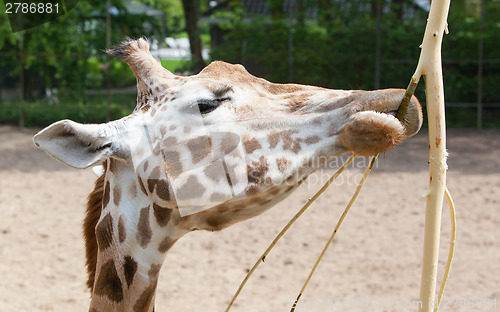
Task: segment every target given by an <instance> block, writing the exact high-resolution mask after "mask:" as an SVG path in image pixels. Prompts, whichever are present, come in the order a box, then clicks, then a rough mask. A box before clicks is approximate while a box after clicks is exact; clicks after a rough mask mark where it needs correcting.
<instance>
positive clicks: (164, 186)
mask: <svg viewBox="0 0 500 312" xmlns="http://www.w3.org/2000/svg"><path fill="white" fill-rule="evenodd" d="M156 194H158V197H160V198H161V199H164V200H166V201H170V190H169V185H168V183H167V181H165V180H163V179H162V180H160V181H158V183H157V184H156Z"/></svg>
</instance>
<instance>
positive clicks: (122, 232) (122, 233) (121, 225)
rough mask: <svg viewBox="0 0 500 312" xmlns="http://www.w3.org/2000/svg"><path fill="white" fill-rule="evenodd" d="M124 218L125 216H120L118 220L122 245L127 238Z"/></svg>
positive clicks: (119, 237) (119, 238)
mask: <svg viewBox="0 0 500 312" xmlns="http://www.w3.org/2000/svg"><path fill="white" fill-rule="evenodd" d="M124 218H125V217H124V216H120V218H119V219H118V240H119V241H120V244H121V243H123V242H124V241H125V239H126V238H127V231H126V228H125V221H124V220H123V219H124Z"/></svg>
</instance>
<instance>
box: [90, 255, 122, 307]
mask: <svg viewBox="0 0 500 312" xmlns="http://www.w3.org/2000/svg"><path fill="white" fill-rule="evenodd" d="M94 294H96V295H99V296H105V297H107V298H108V299H109V300H111V301H114V302H117V303H118V302H121V301H122V300H123V289H122V282H121V281H120V278H119V277H118V273H117V272H116V268H115V263H114V262H113V260H109V261H108V262H106V263H104V265H103V266H102V267H101V270H100V271H99V276H98V277H97V281H96V283H95V287H94Z"/></svg>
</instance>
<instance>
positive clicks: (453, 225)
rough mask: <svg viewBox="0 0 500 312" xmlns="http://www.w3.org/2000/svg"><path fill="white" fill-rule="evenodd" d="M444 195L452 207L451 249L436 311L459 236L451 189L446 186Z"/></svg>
mask: <svg viewBox="0 0 500 312" xmlns="http://www.w3.org/2000/svg"><path fill="white" fill-rule="evenodd" d="M444 195H445V197H446V201H447V202H448V206H449V207H450V218H451V238H450V250H449V251H448V260H447V261H446V269H445V270H444V274H443V280H442V282H441V288H440V289H439V295H438V304H437V307H435V308H434V312H437V311H438V309H439V307H440V306H441V300H442V299H443V293H444V288H445V287H446V282H447V281H448V276H449V275H450V268H451V261H452V260H453V254H454V253H455V239H456V237H457V230H456V224H457V219H456V217H455V203H453V198H451V195H450V191H448V188H445V190H444Z"/></svg>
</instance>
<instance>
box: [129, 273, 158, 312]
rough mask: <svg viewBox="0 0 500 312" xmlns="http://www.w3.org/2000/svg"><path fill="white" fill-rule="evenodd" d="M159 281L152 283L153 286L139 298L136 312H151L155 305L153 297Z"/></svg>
mask: <svg viewBox="0 0 500 312" xmlns="http://www.w3.org/2000/svg"><path fill="white" fill-rule="evenodd" d="M156 283H157V280H154V281H152V282H151V284H150V285H149V286H148V288H146V289H145V290H144V291H143V292H142V294H141V295H140V296H139V299H137V301H136V302H135V304H134V312H144V311H149V307H150V306H151V304H152V303H153V297H154V294H155V290H156Z"/></svg>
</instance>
